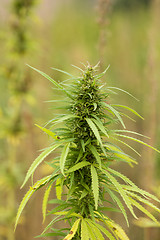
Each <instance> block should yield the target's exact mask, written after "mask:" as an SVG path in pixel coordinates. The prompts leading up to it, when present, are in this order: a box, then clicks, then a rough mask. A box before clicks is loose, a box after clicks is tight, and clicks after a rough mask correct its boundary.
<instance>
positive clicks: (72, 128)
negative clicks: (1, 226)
mask: <svg viewBox="0 0 160 240" xmlns="http://www.w3.org/2000/svg"><path fill="white" fill-rule="evenodd" d="M32 68H33V67H32ZM77 68H78V67H77ZM33 69H34V70H36V71H37V72H39V73H40V74H41V75H43V76H44V77H46V78H47V79H48V80H50V81H51V82H52V83H53V84H54V85H55V86H56V88H57V90H60V91H62V92H63V93H65V94H66V98H65V99H64V100H62V102H64V103H67V105H66V104H64V105H63V106H61V107H58V108H63V109H64V111H66V114H62V115H59V116H57V117H56V118H54V119H52V120H50V121H49V122H48V124H47V125H50V128H49V129H48V128H46V127H40V126H39V125H37V126H38V127H39V128H40V129H41V130H43V131H44V132H45V133H47V134H48V135H49V136H51V138H52V139H53V143H52V144H51V146H50V147H48V148H46V149H45V150H44V151H43V152H42V153H41V154H40V155H39V156H38V157H37V158H36V160H35V161H34V162H33V163H32V165H31V167H30V168H29V170H28V172H27V175H26V177H25V180H24V182H23V184H22V187H23V186H24V185H25V183H26V182H27V181H28V179H29V178H30V177H31V176H32V175H33V173H34V171H35V170H36V168H37V167H38V166H39V164H40V163H42V161H43V160H44V159H45V158H46V157H47V156H48V155H49V154H51V153H52V152H53V151H55V150H56V149H59V148H60V149H61V154H60V155H58V156H57V157H56V158H54V159H51V160H50V162H47V164H48V165H49V166H51V167H52V168H53V172H52V174H51V175H49V176H46V177H44V178H42V179H40V180H39V181H37V182H36V183H35V184H32V186H31V187H30V189H29V191H28V192H27V193H26V195H25V196H24V198H23V200H22V202H21V204H20V206H19V209H18V213H17V218H16V224H15V226H16V225H17V222H18V220H19V217H20V215H21V212H22V211H23V209H24V207H25V205H26V203H27V202H28V200H29V198H30V197H31V196H32V194H33V193H34V192H35V191H37V190H38V189H39V188H41V187H43V186H44V185H45V186H46V190H45V193H44V198H43V204H42V212H43V219H44V220H45V216H46V209H47V202H48V199H49V194H50V192H51V189H52V187H53V186H55V189H56V195H57V198H56V199H52V200H50V201H49V203H50V204H57V206H56V207H55V206H54V207H53V208H52V209H51V210H50V211H49V214H50V215H56V216H55V217H54V218H53V219H52V220H51V222H50V223H49V224H48V226H47V227H46V228H45V230H44V231H43V233H42V234H41V237H42V236H64V239H65V240H66V239H67V240H68V239H82V240H83V239H88V240H89V239H102V240H103V239H104V236H106V237H107V238H108V239H111V240H112V239H122V240H123V239H124V240H125V239H128V237H127V235H126V234H125V232H124V231H123V229H122V228H121V227H120V226H119V225H118V224H117V223H115V222H114V221H113V220H111V219H110V218H109V216H108V215H104V211H107V212H109V211H117V212H120V213H122V214H123V216H124V218H125V220H126V222H127V225H129V222H128V218H127V213H126V208H128V210H129V211H130V213H131V214H132V215H133V216H134V217H135V218H137V216H136V214H135V209H134V208H133V207H135V208H138V209H139V210H140V211H141V212H143V213H144V214H146V215H147V216H148V217H149V218H150V219H151V220H152V221H153V222H154V223H155V224H156V225H157V226H159V222H158V221H157V219H156V218H155V217H154V216H153V215H152V214H151V213H150V212H149V211H148V210H147V209H146V208H145V207H143V206H142V205H141V204H142V203H143V204H145V205H147V206H149V207H150V208H152V209H154V210H155V211H156V212H160V209H159V208H158V207H156V206H155V205H154V204H153V203H152V200H154V201H157V202H159V200H158V198H157V197H156V196H154V195H152V194H150V193H148V192H146V191H145V190H142V189H140V188H139V187H137V186H136V185H135V184H134V183H133V182H132V181H131V180H130V179H129V178H128V177H126V176H125V175H123V174H122V173H121V172H119V171H116V170H114V169H113V168H111V167H110V165H112V163H113V162H115V161H118V162H125V163H127V164H129V165H130V166H132V165H133V164H136V163H137V162H136V160H135V159H133V158H132V157H131V156H129V155H128V154H126V153H124V152H123V150H122V149H121V148H119V147H118V146H117V145H115V143H114V142H115V141H116V142H120V143H122V144H124V145H125V146H127V147H129V148H130V149H132V150H133V151H134V152H136V153H137V154H138V155H139V153H138V152H137V151H136V150H135V149H134V148H133V147H132V146H130V145H129V144H128V142H124V141H123V139H130V140H133V141H136V142H138V143H141V144H143V145H145V146H148V147H150V148H152V149H153V150H155V151H157V152H159V151H158V150H156V149H155V148H154V147H152V146H150V145H148V144H147V143H145V142H144V141H142V140H140V139H139V138H137V137H135V136H136V135H137V136H143V135H142V134H140V133H137V132H133V131H129V130H126V126H125V123H124V121H123V119H122V117H123V116H126V117H129V116H128V115H127V114H124V113H123V109H127V110H128V111H130V112H132V113H133V114H135V115H137V116H138V117H140V118H142V117H141V115H139V114H138V113H137V112H136V111H135V110H133V109H132V108H130V107H128V106H124V105H121V104H111V103H110V102H109V96H110V94H113V93H114V91H117V90H118V91H122V92H124V93H126V94H128V95H130V96H131V97H133V96H132V95H131V94H130V93H128V92H126V91H124V90H122V89H120V88H116V87H108V86H105V85H101V84H100V78H101V77H102V76H103V75H104V74H105V73H106V71H107V69H108V68H107V69H106V70H105V71H104V72H103V73H100V74H98V73H97V71H96V70H97V65H96V66H95V67H92V66H90V65H88V66H86V67H85V70H84V71H83V70H82V69H80V68H78V69H79V70H80V71H82V74H81V76H80V77H74V76H73V75H71V74H70V73H67V72H64V71H62V70H58V69H55V70H58V71H60V72H63V73H65V74H67V75H68V76H69V79H67V80H66V81H64V82H62V83H61V84H59V83H57V82H56V81H55V80H53V79H52V78H51V77H49V76H48V75H46V74H45V73H43V72H41V71H39V70H37V69H35V68H33ZM70 80H73V83H68V81H70ZM133 98H134V97H133ZM57 101H59V100H53V102H55V103H56V102H57ZM56 108H57V107H56ZM129 118H130V117H129ZM142 119H143V118H142ZM62 123H63V125H62V126H60V127H58V128H57V125H58V124H62ZM113 123H120V124H121V125H122V126H123V128H124V129H122V130H120V129H112V128H111V127H110V126H112V124H113ZM132 135H135V136H133V137H132ZM144 137H145V136H144ZM120 180H121V181H122V183H121V182H119V181H120ZM54 183H55V185H54ZM104 202H106V203H107V206H104ZM59 221H67V222H68V224H69V225H70V228H68V227H67V228H61V229H55V228H54V226H53V227H52V225H54V223H56V222H59ZM101 223H103V224H104V225H101ZM49 228H51V230H52V232H50V233H45V232H46V231H47V230H48V229H49ZM66 231H67V232H68V234H67V233H65V232H66Z"/></svg>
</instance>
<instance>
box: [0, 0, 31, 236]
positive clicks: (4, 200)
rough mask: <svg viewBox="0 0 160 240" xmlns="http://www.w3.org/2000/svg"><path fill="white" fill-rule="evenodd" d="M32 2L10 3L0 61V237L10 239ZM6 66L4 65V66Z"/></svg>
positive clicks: (26, 121) (24, 124)
mask: <svg viewBox="0 0 160 240" xmlns="http://www.w3.org/2000/svg"><path fill="white" fill-rule="evenodd" d="M34 4H35V1H34V0H27V1H19V0H14V1H12V2H11V4H10V12H11V16H10V22H9V25H8V26H7V27H6V30H5V31H6V32H7V31H9V36H8V38H7V36H6V39H5V40H6V45H5V51H6V56H5V60H4V62H3V67H2V71H3V81H4V82H5V83H4V84H5V101H4V102H3V103H2V117H1V130H0V138H2V139H3V155H2V159H3V160H2V161H1V169H0V173H1V176H0V195H1V199H0V202H1V206H2V207H1V208H0V223H1V227H0V238H2V239H8V240H13V239H15V236H14V234H13V225H14V219H15V215H16V201H17V200H16V188H17V185H19V184H20V182H21V181H22V179H23V174H22V171H23V170H24V166H22V164H21V163H20V162H19V159H18V155H19V152H20V151H19V147H20V143H21V140H22V139H24V136H25V134H26V131H27V128H28V126H29V125H30V123H31V114H30V109H29V108H30V107H28V106H33V102H34V100H33V97H32V96H31V94H30V89H31V86H32V80H31V76H30V73H29V71H26V70H25V69H24V67H25V66H24V61H26V59H27V58H28V55H29V53H30V50H31V42H32V41H31V36H30V31H31V22H30V21H28V20H29V19H31V17H32V14H33V7H34ZM6 66H7V67H6Z"/></svg>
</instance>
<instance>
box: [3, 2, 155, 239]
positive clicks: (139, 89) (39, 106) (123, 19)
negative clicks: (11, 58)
mask: <svg viewBox="0 0 160 240" xmlns="http://www.w3.org/2000/svg"><path fill="white" fill-rule="evenodd" d="M44 2H45V1H42V2H41V4H42V8H43V4H45V3H44ZM115 2H116V6H115V7H114V6H112V7H111V11H110V12H109V15H108V20H109V23H108V24H107V25H106V27H105V31H106V32H107V35H106V51H105V52H104V59H105V65H108V64H110V70H109V71H108V73H107V74H108V76H107V78H106V79H104V82H105V81H107V83H108V84H109V85H110V86H117V87H121V88H123V89H125V90H127V91H129V92H131V93H132V94H134V95H135V96H136V97H137V98H138V99H139V100H140V101H139V102H137V101H132V100H130V99H129V98H128V97H127V96H125V95H122V94H121V93H120V94H119V95H115V100H116V102H117V99H118V98H121V103H125V104H126V105H127V103H128V105H129V106H131V107H132V108H134V109H136V110H137V112H143V115H144V117H145V121H142V120H138V119H137V122H136V123H134V122H133V123H132V124H131V125H128V128H129V129H130V130H135V131H138V132H142V131H143V129H144V123H145V122H146V121H147V119H148V118H147V116H148V113H149V112H150V110H151V109H152V106H150V105H149V101H148V99H149V98H150V97H152V96H150V88H151V86H150V85H149V82H148V78H151V76H149V75H148V71H149V69H148V68H149V67H148V57H149V45H150V42H149V32H150V30H152V28H154V29H157V31H156V32H157V34H156V39H155V42H156V44H154V48H155V49H156V55H157V56H156V63H157V66H158V65H159V64H158V63H159V62H160V32H159V22H160V21H157V22H156V23H154V24H153V23H152V14H153V13H152V12H151V5H150V3H151V1H149V0H144V1H138V0H134V1H128V0H117V1H115ZM139 2H141V3H142V2H144V4H139ZM39 3H40V2H39ZM129 3H130V5H129ZM97 4H98V1H91V0H90V1H89V0H88V1H79V0H77V1H73V0H72V1H68V2H67V3H66V2H65V1H62V3H59V4H57V5H56V4H55V5H54V8H53V9H52V12H53V19H52V21H50V22H47V21H46V22H45V20H44V19H43V21H42V20H39V23H38V24H35V25H34V24H33V27H35V29H32V31H31V32H30V34H31V33H32V35H31V38H32V39H33V40H34V39H35V40H36V41H37V43H35V45H34V46H37V45H38V49H39V50H38V51H37V50H36V49H35V48H34V47H33V45H31V46H30V49H32V51H30V52H29V55H28V58H27V63H28V64H30V65H32V66H34V67H37V68H39V69H41V70H42V71H44V72H47V73H49V74H51V76H52V77H53V78H54V77H55V78H56V79H59V81H62V80H63V77H62V74H59V73H58V72H54V71H53V70H51V69H50V70H47V69H49V67H56V68H60V69H63V70H67V71H68V72H72V71H74V68H73V67H72V66H71V64H72V63H74V64H75V65H78V66H80V64H81V63H80V62H84V63H86V61H89V62H90V63H92V64H93V65H94V64H96V63H97V62H98V60H99V50H98V49H99V46H98V44H99V24H98V18H99V14H100V13H99V12H98V11H97V8H96V6H97ZM44 9H45V8H44ZM9 11H10V9H8V19H10V17H11V16H10V12H9ZM46 14H47V13H46ZM50 19H51V17H50ZM31 21H32V20H31ZM6 26H7V25H6V22H5V23H3V22H0V29H1V31H0V44H1V58H0V92H1V93H0V119H1V120H0V122H1V121H2V120H4V112H6V110H7V109H6V107H7V102H8V98H10V96H9V92H8V89H7V85H8V83H7V81H8V80H6V78H4V69H2V66H3V67H4V63H5V62H6V65H7V64H8V63H7V61H8V60H7V59H8V56H7V55H6V53H7V52H6V51H5V47H4V46H5V44H6V41H7V40H9V38H10V34H11V33H10V32H9V31H8V30H7V29H6ZM35 50H36V51H35ZM7 54H8V53H7ZM6 60H7V61H6ZM25 63H26V62H24V61H21V66H22V67H23V68H24V69H25V71H26V69H27V66H25ZM7 67H8V66H6V68H7ZM33 76H34V78H33V85H32V89H31V98H32V99H33V97H35V98H36V105H35V106H34V111H33V110H32V117H33V119H36V120H34V121H35V122H36V123H37V122H39V123H40V124H41V125H42V124H43V123H45V121H46V119H50V118H51V117H52V116H49V117H48V116H47V115H50V113H49V112H48V111H47V109H48V108H50V107H52V104H49V103H43V101H44V100H50V99H52V98H53V96H55V95H56V94H57V93H55V92H53V91H50V90H49V89H50V88H49V83H48V82H45V80H44V79H42V78H40V77H37V75H35V74H34V75H33ZM156 76H157V86H158V87H159V81H158V76H160V68H159V67H157V68H156ZM158 93H159V90H158ZM57 96H58V94H57ZM159 96H160V94H158V99H157V103H158V102H159V101H160V99H159ZM159 119H160V114H159V111H158V106H157V126H156V129H157V132H156V140H157V144H156V146H155V147H157V148H158V146H159V143H160V137H159V136H160V134H159V133H160V127H159V124H158V123H159V121H160V120H159ZM4 123H5V124H7V122H4ZM0 128H1V131H2V130H3V129H2V124H1V127H0ZM33 129H34V128H33ZM34 132H36V135H35V137H34V139H35V140H34V143H35V141H36V144H35V146H34V147H33V149H34V152H33V155H34V157H35V156H36V155H37V154H38V153H36V151H37V150H38V149H39V148H41V147H42V146H43V147H44V145H41V143H42V142H44V141H45V140H47V138H45V136H44V135H43V134H41V135H40V133H39V131H38V130H34ZM27 134H29V133H26V136H25V138H27V136H28V135H27ZM27 144H28V142H27ZM30 147H31V146H29V147H28V145H26V144H25V142H24V141H23V142H22V144H21V149H19V150H20V151H19V152H20V153H21V154H18V155H20V156H21V159H19V160H18V161H19V162H20V163H21V164H22V166H23V167H22V168H21V171H22V172H24V170H23V169H25V168H26V167H28V166H29V165H30V163H29V162H31V161H32V160H33V159H34V157H33V159H31V154H29V155H28V152H29V151H28V150H29V148H30ZM26 149H27V150H26ZM33 149H32V150H31V149H30V151H33ZM139 150H140V151H141V149H139ZM7 151H8V149H7V147H6V142H5V141H4V140H0V166H1V170H0V172H1V173H0V175H1V176H2V172H3V173H5V171H3V169H4V168H2V163H3V165H5V164H6V163H7V160H6V159H5V154H6V152H7ZM22 153H23V154H22ZM24 155H25V156H24ZM22 156H24V159H25V162H24V159H23V158H22ZM155 157H156V172H157V183H160V180H159V177H158V176H159V173H160V164H159V161H158V159H160V157H159V156H155ZM139 161H141V159H139ZM146 161H147V159H146ZM115 167H118V166H115ZM121 170H122V172H123V173H125V171H126V172H127V175H128V176H130V177H131V178H132V179H133V180H134V178H135V180H136V181H137V182H138V181H139V182H140V179H141V171H140V170H139V168H138V167H135V168H134V169H133V170H132V171H131V172H129V170H128V169H126V168H122V169H121ZM43 171H46V169H45V170H44V169H43V168H42V174H43ZM47 171H48V170H47ZM22 172H21V173H19V177H20V179H22V178H21V174H22ZM16 174H17V173H16ZM38 174H39V175H41V174H40V173H37V175H38ZM39 175H38V176H39ZM5 176H7V175H5ZM37 178H38V177H37ZM11 183H12V180H11ZM1 185H2V186H3V188H4V190H5V189H6V187H5V185H4V184H3V183H1ZM157 191H158V190H157ZM16 193H17V196H18V197H17V199H20V198H21V196H20V197H19V195H20V194H21V192H20V190H19V189H17V190H16ZM4 201H5V199H4V200H3V202H4ZM18 204H19V203H18V202H17V206H18ZM30 206H31V205H30ZM35 208H36V206H35ZM38 211H39V210H38ZM32 212H33V208H32V209H31V213H30V214H32ZM1 215H3V216H4V214H3V212H1ZM28 216H29V214H28ZM38 216H39V215H38ZM114 216H115V215H114ZM115 218H116V216H115ZM26 221H27V220H26ZM34 221H36V220H35V218H34ZM119 221H120V220H119ZM117 222H118V221H117ZM26 226H27V227H28V228H30V229H31V226H30V225H29V223H27V222H26ZM35 226H36V227H40V226H41V220H39V219H37V225H35ZM19 229H20V231H19V235H16V240H25V239H26V236H25V234H24V235H23V234H22V233H21V229H23V231H24V232H25V233H26V231H27V230H25V229H27V228H25V225H24V227H22V228H21V227H19ZM2 230H3V231H6V230H5V229H2ZM17 231H18V229H17ZM30 232H32V233H30V234H29V233H28V238H27V240H31V239H32V238H33V236H35V235H36V234H37V233H39V230H36V229H34V230H33V229H32V230H31V231H30ZM133 232H134V236H133ZM157 232H158V230H157ZM20 234H22V235H20ZM26 235H27V234H26ZM31 235H32V237H31ZM128 235H129V236H130V239H131V240H134V239H143V231H142V230H141V229H139V228H137V227H134V226H131V232H130V233H129V234H128ZM157 236H158V233H157V235H156V237H154V239H155V240H157V239H158V237H157ZM156 238H157V239H156ZM3 240H6V238H3Z"/></svg>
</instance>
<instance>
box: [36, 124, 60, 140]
mask: <svg viewBox="0 0 160 240" xmlns="http://www.w3.org/2000/svg"><path fill="white" fill-rule="evenodd" d="M35 125H36V126H37V127H39V128H40V129H41V130H42V131H43V132H45V133H47V134H48V135H49V136H51V137H52V138H54V139H56V140H57V139H59V137H58V136H56V134H55V133H53V132H52V131H50V130H49V129H47V128H44V127H41V126H39V125H38V124H35Z"/></svg>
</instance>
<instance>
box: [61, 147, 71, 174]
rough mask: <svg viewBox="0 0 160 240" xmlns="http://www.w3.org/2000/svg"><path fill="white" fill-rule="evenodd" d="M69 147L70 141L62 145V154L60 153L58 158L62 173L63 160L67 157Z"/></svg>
mask: <svg viewBox="0 0 160 240" xmlns="http://www.w3.org/2000/svg"><path fill="white" fill-rule="evenodd" d="M69 147H70V143H67V144H66V145H65V146H64V148H63V151H62V154H61V158H60V169H61V172H62V174H63V175H64V166H65V161H66V158H67V155H68V152H69Z"/></svg>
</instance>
